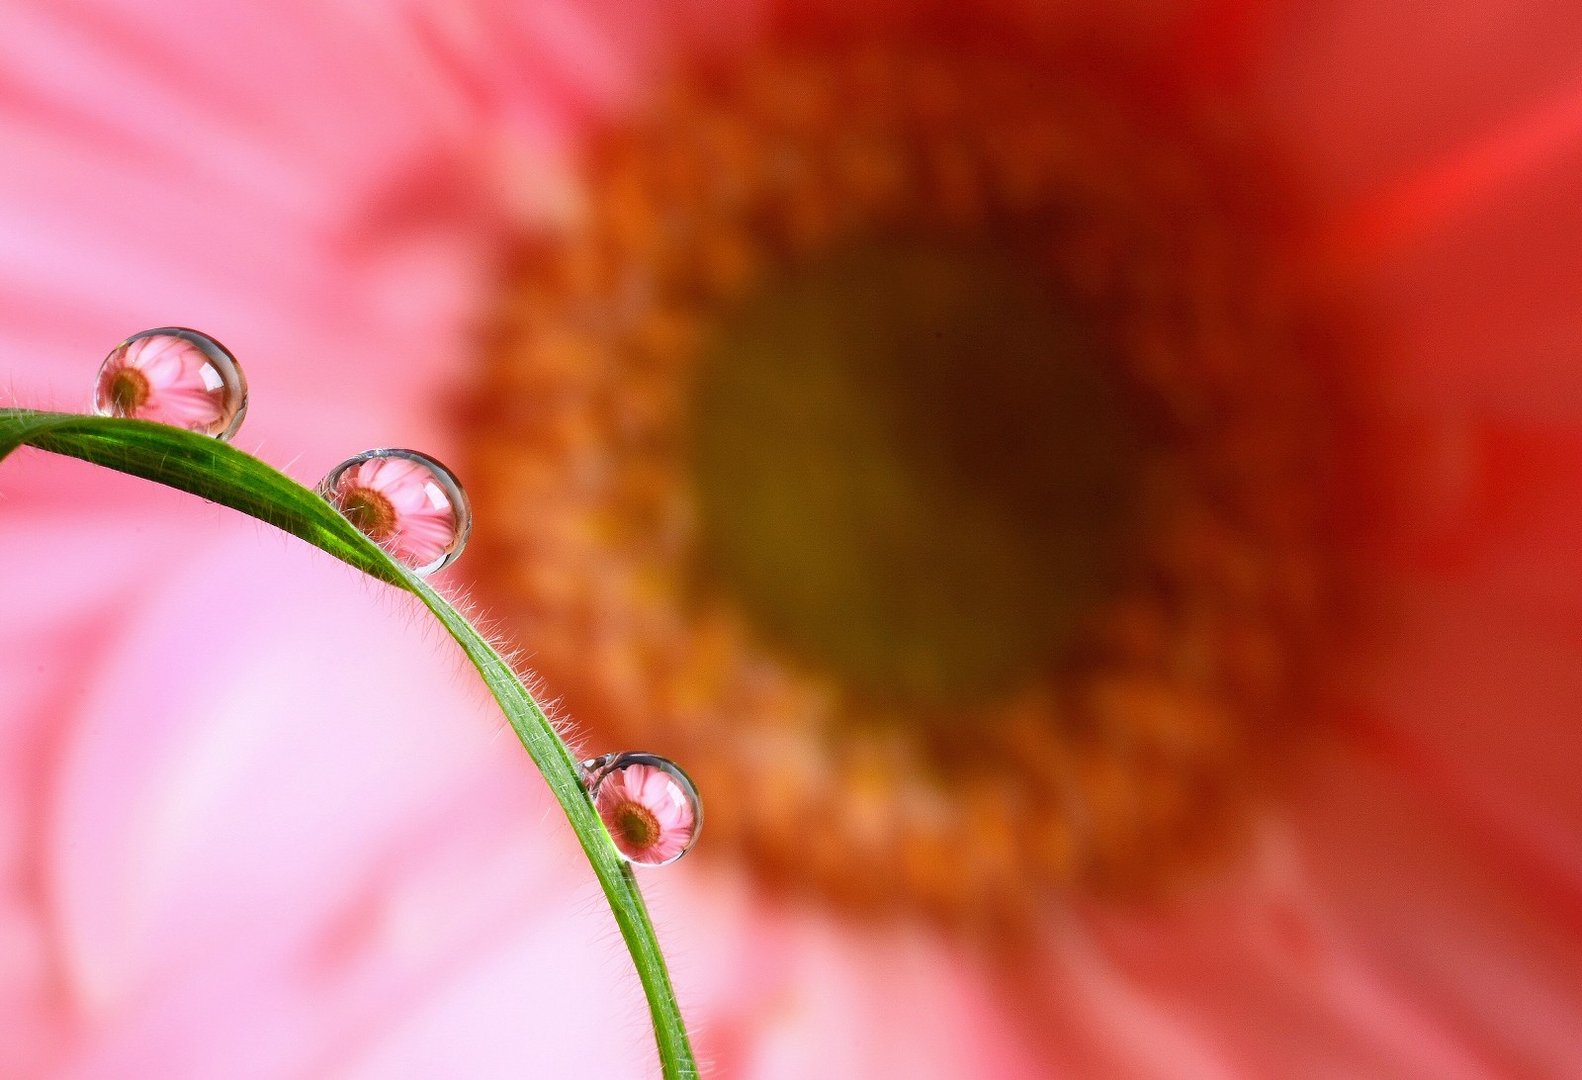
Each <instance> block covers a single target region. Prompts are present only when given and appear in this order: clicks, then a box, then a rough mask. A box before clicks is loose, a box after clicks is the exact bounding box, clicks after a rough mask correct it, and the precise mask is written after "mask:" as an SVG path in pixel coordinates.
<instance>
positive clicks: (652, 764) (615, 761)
mask: <svg viewBox="0 0 1582 1080" xmlns="http://www.w3.org/2000/svg"><path fill="white" fill-rule="evenodd" d="M582 782H583V784H584V786H586V787H587V789H588V795H589V796H590V797H592V799H593V805H594V806H595V807H596V808H597V809H598V811H599V817H601V818H603V819H604V827H605V828H606V829H608V830H609V832H610V837H611V839H613V840H614V841H615V846H616V849H617V850H619V851H620V853H621V854H622V855H623V856H625V857H626V860H627V861H628V862H632V863H638V864H640V865H643V866H664V865H666V864H667V863H673V862H675V861H676V860H677V859H679V858H681V856H683V855H685V854H686V853H687V852H688V850H690V849H691V847H692V845H693V844H694V843H696V842H697V839H698V830H699V829H701V828H702V827H703V800H701V799H700V798H698V789H697V788H696V787H695V786H693V783H692V779H691V778H690V777H688V776H687V774H686V773H684V772H682V771H681V769H680V768H679V767H678V766H677V765H676V763H675V762H673V761H671V760H670V759H668V758H662V757H659V756H657V755H655V754H640V753H633V752H625V753H619V754H605V755H604V756H603V757H596V758H593V759H592V760H590V761H585V762H583V763H582Z"/></svg>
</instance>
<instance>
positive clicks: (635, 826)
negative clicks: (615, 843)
mask: <svg viewBox="0 0 1582 1080" xmlns="http://www.w3.org/2000/svg"><path fill="white" fill-rule="evenodd" d="M605 822H606V823H607V824H608V825H609V827H610V831H611V832H613V833H614V834H615V837H616V839H618V840H620V841H621V842H622V844H623V845H625V847H626V848H627V849H628V850H630V851H646V850H647V849H649V848H651V847H653V846H654V844H655V843H657V842H658V841H659V819H658V818H656V817H655V816H654V814H653V811H651V810H649V809H648V808H647V807H646V806H644V805H642V804H641V803H637V802H630V801H628V802H623V803H620V804H619V805H617V806H614V807H612V808H611V809H610V810H609V811H607V812H606V815H605Z"/></svg>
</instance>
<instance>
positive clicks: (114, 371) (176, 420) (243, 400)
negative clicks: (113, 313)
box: [93, 326, 247, 439]
mask: <svg viewBox="0 0 1582 1080" xmlns="http://www.w3.org/2000/svg"><path fill="white" fill-rule="evenodd" d="M93 407H94V411H95V412H97V413H98V414H99V415H100V416H120V417H127V418H130V419H133V420H153V421H155V422H156V423H160V424H169V425H171V426H172V427H179V428H186V429H187V430H188V431H197V432H201V433H202V434H205V435H213V436H214V437H215V438H219V439H229V438H230V437H231V436H232V435H234V434H236V429H237V428H239V427H241V426H242V417H244V416H245V415H247V379H246V378H245V377H244V376H243V375H242V366H241V365H240V364H238V363H237V362H236V357H234V356H232V355H231V351H230V350H229V349H227V348H226V347H225V346H224V345H221V344H220V343H219V342H218V341H215V340H214V339H213V338H211V337H210V336H209V335H207V334H202V333H199V332H198V331H196V330H188V329H186V328H184V327H180V326H161V327H159V328H157V329H154V330H144V331H143V332H142V333H141V334H133V335H132V336H131V337H129V338H127V339H126V340H125V341H123V342H121V344H119V345H117V346H116V347H115V348H114V349H112V350H110V355H109V356H107V357H105V358H104V363H103V364H101V365H100V367H99V381H98V382H97V383H96V384H95V387H94V396H93Z"/></svg>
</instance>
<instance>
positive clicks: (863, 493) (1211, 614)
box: [466, 34, 1353, 924]
mask: <svg viewBox="0 0 1582 1080" xmlns="http://www.w3.org/2000/svg"><path fill="white" fill-rule="evenodd" d="M932 40H933V39H929V38H928V37H927V35H926V34H925V35H923V36H922V37H920V38H919V40H917V41H908V40H907V39H906V38H905V36H904V35H901V36H894V37H892V38H887V39H886V41H885V42H884V43H882V44H878V45H871V46H863V45H854V46H852V47H850V48H844V47H841V48H834V47H831V46H830V45H829V43H828V42H827V41H826V40H823V39H819V40H818V41H816V42H815V43H814V44H811V45H806V46H803V47H797V48H791V47H788V48H787V49H786V50H785V51H783V52H780V51H771V52H768V53H766V54H762V55H758V56H753V57H748V58H745V59H742V60H740V61H739V62H732V63H727V64H714V65H710V66H708V67H707V68H706V70H704V71H702V72H701V73H699V74H698V75H697V76H696V78H693V79H689V80H685V81H683V82H682V83H681V84H679V85H678V86H677V87H675V88H673V90H672V91H671V92H669V93H667V94H664V95H660V96H657V97H656V99H655V100H656V102H657V104H656V106H655V108H654V111H653V113H652V114H651V115H647V116H642V117H634V118H632V120H631V123H630V125H629V126H625V127H621V128H618V129H615V130H612V131H609V132H607V133H605V134H604V135H602V136H600V137H597V138H594V139H592V140H591V142H590V145H589V146H588V147H587V183H586V187H585V191H584V193H583V194H584V200H583V201H584V204H585V206H584V209H585V212H584V213H583V215H582V216H581V217H580V218H579V219H578V220H577V221H576V222H575V223H573V224H572V225H571V226H570V227H569V228H567V229H566V230H565V231H564V232H562V233H560V234H558V235H551V236H544V237H536V238H533V239H531V240H528V241H525V242H524V243H523V244H522V246H521V248H520V249H519V251H518V252H517V259H516V261H515V265H514V267H513V269H512V271H511V273H510V274H509V276H508V277H507V278H506V279H505V280H504V282H503V285H502V302H501V304H500V306H499V312H498V319H497V321H496V325H495V327H494V332H493V334H492V335H491V338H490V340H491V347H490V349H489V352H488V354H487V356H486V358H485V360H486V367H485V383H484V385H485V388H486V389H485V392H484V393H482V394H480V395H479V397H478V398H477V400H476V401H475V403H474V411H473V414H472V415H471V416H470V417H469V422H468V424H467V427H466V433H467V437H468V439H469V440H470V444H471V450H472V454H471V461H470V463H469V468H468V472H469V475H470V476H471V477H472V478H473V483H472V487H473V490H474V493H475V496H476V502H477V503H478V505H479V506H480V516H482V517H484V518H485V519H486V520H488V521H490V523H491V529H490V532H489V535H488V536H487V537H481V538H479V541H478V543H477V546H476V548H475V554H474V555H473V556H470V558H469V562H470V565H471V566H472V567H473V568H474V569H476V570H477V571H478V572H479V573H480V574H481V576H482V584H483V586H484V587H485V588H486V589H488V590H489V591H490V592H491V594H492V596H491V603H492V606H495V607H496V608H497V609H498V610H500V611H502V613H503V614H505V615H506V616H507V617H508V618H511V619H513V621H514V626H515V629H516V630H517V632H518V633H519V634H520V636H521V638H522V640H523V642H524V643H525V644H526V645H527V646H528V647H529V648H531V649H532V650H533V654H534V657H535V663H536V664H537V665H538V666H539V668H540V670H541V671H542V673H543V674H544V675H545V677H546V678H547V679H549V680H550V681H551V682H552V683H553V685H555V687H556V689H557V691H559V692H562V693H563V694H564V696H565V700H566V703H567V707H568V708H569V709H570V711H571V712H572V714H573V715H576V716H577V717H578V719H579V721H581V722H583V723H585V724H587V725H589V726H590V727H594V728H599V729H602V731H603V733H604V734H605V736H606V737H607V739H608V741H609V742H611V743H612V744H617V745H621V744H625V745H644V746H651V747H653V748H654V749H655V750H656V752H659V753H664V754H666V755H667V756H669V757H672V758H674V759H676V760H678V761H681V762H683V763H684V764H685V765H686V767H687V769H688V772H689V773H691V774H692V775H693V776H694V777H695V778H696V779H697V780H698V782H699V787H700V790H701V791H702V792H703V794H704V796H705V798H706V799H707V800H708V801H709V804H710V818H711V822H713V823H714V825H713V826H711V834H710V835H711V841H710V843H709V844H707V845H705V846H704V849H703V850H704V853H705V855H707V854H708V853H710V852H712V853H714V854H715V855H717V856H723V855H734V856H736V857H739V858H742V859H744V860H746V861H748V862H749V863H750V864H751V865H752V866H753V867H754V868H755V869H756V870H757V871H758V873H759V874H760V875H761V877H762V879H763V880H765V881H767V882H771V883H774V884H775V885H777V886H780V887H784V888H786V889H791V890H797V891H802V892H806V893H810V894H813V895H816V896H818V897H820V898H822V899H824V900H827V901H829V902H831V903H833V904H836V905H839V906H842V907H846V908H857V909H862V910H864V911H868V912H873V911H897V910H913V911H915V910H922V911H927V912H930V913H933V914H935V915H939V916H942V917H945V918H948V919H965V920H972V921H977V922H985V921H993V922H995V923H996V924H1006V923H1011V922H1014V921H1015V920H1016V918H1017V917H1018V915H1019V913H1021V914H1025V913H1026V912H1027V911H1028V910H1029V909H1031V908H1033V907H1035V906H1036V905H1037V904H1039V903H1041V902H1043V901H1044V900H1045V899H1047V898H1048V897H1050V896H1051V895H1054V894H1056V893H1058V892H1060V891H1063V890H1076V891H1084V892H1092V893H1106V894H1111V893H1117V892H1124V893H1130V894H1153V893H1156V892H1157V891H1159V890H1161V889H1164V888H1168V887H1170V886H1172V885H1173V884H1175V883H1177V882H1181V881H1183V880H1185V879H1188V878H1190V877H1192V876H1194V875H1199V874H1202V873H1204V872H1207V871H1208V870H1209V869H1210V868H1212V867H1213V866H1214V865H1215V864H1216V862H1217V861H1218V860H1221V859H1222V858H1223V857H1224V856H1225V855H1226V853H1229V852H1233V851H1234V850H1235V844H1234V843H1233V840H1234V838H1235V837H1236V835H1237V834H1238V831H1239V830H1240V829H1241V828H1242V827H1243V825H1244V823H1245V821H1246V820H1247V817H1248V813H1247V811H1248V807H1249V806H1250V805H1252V804H1253V802H1254V800H1255V797H1256V795H1257V792H1258V789H1259V786H1260V784H1262V783H1263V780H1264V777H1266V776H1267V775H1270V774H1271V773H1273V772H1275V771H1276V770H1275V769H1274V768H1273V766H1274V765H1276V764H1278V761H1279V759H1280V755H1282V754H1284V753H1286V752H1287V747H1288V746H1290V745H1293V743H1292V742H1291V741H1290V734H1291V733H1292V732H1293V731H1296V730H1299V729H1300V728H1301V727H1302V725H1303V724H1304V722H1305V721H1306V719H1307V715H1308V712H1309V710H1310V703H1311V702H1312V701H1313V700H1315V694H1314V689H1313V688H1314V686H1315V684H1316V680H1317V677H1318V676H1319V675H1321V674H1322V673H1323V669H1324V664H1325V658H1326V656H1328V655H1329V652H1328V650H1329V647H1330V645H1331V642H1332V641H1333V639H1334V636H1335V634H1334V627H1333V625H1332V624H1333V612H1334V611H1335V610H1336V603H1335V594H1336V592H1337V583H1338V581H1339V574H1338V570H1337V567H1336V565H1335V551H1336V546H1335V545H1334V544H1333V541H1332V539H1331V523H1330V507H1331V502H1332V499H1333V496H1334V494H1335V489H1336V487H1337V486H1338V485H1339V484H1340V483H1341V479H1340V478H1343V477H1345V478H1347V482H1350V476H1351V475H1353V474H1348V473H1347V472H1346V470H1344V469H1341V468H1339V467H1337V466H1336V464H1335V459H1334V453H1333V438H1332V436H1331V429H1332V421H1331V406H1330V402H1329V400H1328V396H1327V391H1326V390H1325V389H1324V386H1323V378H1322V377H1321V375H1320V371H1321V369H1320V366H1319V363H1320V361H1322V359H1323V357H1322V356H1321V355H1318V354H1317V352H1316V349H1315V346H1314V341H1315V340H1317V339H1319V338H1320V337H1321V335H1315V334H1313V333H1312V332H1311V328H1312V322H1313V320H1312V313H1311V312H1310V311H1307V310H1305V307H1306V301H1305V299H1304V298H1303V297H1302V296H1301V295H1299V294H1298V293H1297V292H1296V291H1295V290H1293V289H1292V288H1291V287H1290V285H1289V284H1288V282H1289V281H1290V280H1291V275H1290V273H1289V269H1290V268H1289V267H1287V266H1285V265H1283V263H1282V261H1281V257H1280V256H1279V252H1280V251H1281V250H1282V249H1281V247H1280V245H1279V244H1278V243H1277V242H1276V241H1277V237H1276V236H1275V234H1274V231H1273V226H1272V225H1271V221H1272V220H1274V218H1273V216H1272V215H1270V214H1269V213H1267V212H1266V211H1265V209H1264V203H1263V202H1262V201H1261V200H1264V199H1265V198H1266V197H1267V196H1268V194H1269V193H1270V192H1272V191H1274V190H1275V189H1276V185H1275V183H1274V181H1273V179H1271V178H1270V176H1269V175H1267V173H1266V172H1265V171H1260V169H1261V165H1260V162H1259V161H1258V159H1257V158H1256V157H1253V156H1250V155H1240V154H1239V151H1236V150H1235V148H1226V147H1223V146H1221V145H1219V144H1218V143H1217V142H1215V141H1214V140H1213V139H1212V138H1211V137H1209V136H1206V135H1205V136H1202V137H1201V138H1200V137H1199V136H1197V135H1194V134H1193V132H1194V131H1195V130H1196V128H1195V126H1194V125H1193V124H1192V123H1191V122H1190V117H1189V116H1187V115H1185V113H1184V112H1183V115H1180V116H1174V115H1172V116H1170V117H1169V118H1167V119H1165V120H1161V119H1159V115H1160V112H1161V109H1163V105H1161V104H1160V103H1159V102H1156V101H1154V100H1152V99H1150V100H1149V102H1148V103H1147V105H1146V107H1141V108H1138V109H1135V110H1133V109H1131V108H1130V107H1129V106H1126V105H1124V104H1118V103H1117V101H1118V100H1119V97H1118V96H1117V97H1116V99H1115V100H1111V96H1109V95H1107V94H1106V87H1105V86H1103V85H1096V84H1095V85H1087V84H1082V83H1080V82H1073V81H1072V80H1073V79H1075V78H1076V76H1075V75H1074V74H1072V73H1074V72H1078V71H1081V70H1086V69H1085V68H1084V65H1083V64H1082V63H1081V62H1079V61H1073V62H1071V63H1067V62H1064V61H1066V60H1071V59H1072V58H1070V57H1061V56H1056V55H1044V54H1043V53H1042V52H1039V54H1038V55H1035V56H1028V57H1024V58H1023V59H1022V60H1020V61H1018V60H1017V59H1016V57H1017V50H1018V49H1019V48H1022V47H1023V46H1022V45H1019V44H1018V45H1005V47H1000V46H999V45H997V46H996V47H994V48H979V47H971V43H970V42H967V41H965V40H964V41H962V42H954V41H953V42H950V43H948V45H947V46H945V47H942V46H941V45H939V44H938V43H937V42H935V43H929V42H930V41H932ZM1001 45H1004V43H1003V42H1002V43H1001ZM1027 47H1028V48H1032V46H1027ZM1038 48H1039V49H1040V50H1042V49H1043V46H1038ZM1149 85H1152V84H1151V83H1150V84H1149ZM618 827H621V828H624V827H625V826H618Z"/></svg>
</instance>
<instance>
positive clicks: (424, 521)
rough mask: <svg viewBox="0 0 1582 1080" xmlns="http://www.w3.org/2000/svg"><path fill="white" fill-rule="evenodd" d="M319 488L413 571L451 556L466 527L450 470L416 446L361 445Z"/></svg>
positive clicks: (468, 520) (439, 565)
mask: <svg viewBox="0 0 1582 1080" xmlns="http://www.w3.org/2000/svg"><path fill="white" fill-rule="evenodd" d="M319 494H320V495H323V496H324V498H325V499H326V500H328V501H329V503H330V504H331V505H332V506H334V507H335V508H336V509H337V510H339V511H340V512H341V513H342V514H344V515H345V516H346V519H347V520H348V521H350V522H351V523H352V524H353V525H355V526H357V528H358V529H359V530H361V531H362V533H363V535H365V536H367V537H368V538H369V539H370V540H372V541H373V542H374V543H376V544H378V545H380V546H381V547H383V548H384V549H385V550H386V551H388V552H389V553H390V554H391V556H393V557H394V558H395V559H396V560H397V561H398V562H400V563H402V564H403V565H404V566H406V567H407V568H409V569H410V570H411V571H412V572H413V573H415V574H424V575H426V574H432V573H434V572H435V571H436V570H442V569H444V568H445V567H447V566H449V565H450V564H451V563H453V562H455V561H456V556H458V555H460V554H461V549H462V548H463V547H464V546H465V545H466V543H467V534H468V533H470V532H471V531H472V509H471V508H470V507H469V506H468V504H467V494H466V492H464V491H462V489H461V484H459V483H457V481H456V477H455V475H454V474H453V473H452V472H451V471H450V470H449V469H447V468H446V467H445V466H444V465H441V464H440V463H439V462H437V461H435V460H434V459H433V458H431V457H429V456H428V455H427V454H420V453H418V452H417V451H416V450H365V451H363V452H362V453H361V454H358V455H357V456H356V457H353V458H348V459H347V460H345V461H343V462H341V463H340V464H339V465H337V466H335V468H333V469H331V470H330V473H329V475H328V476H326V477H325V478H324V480H323V482H321V483H320V484H319Z"/></svg>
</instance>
